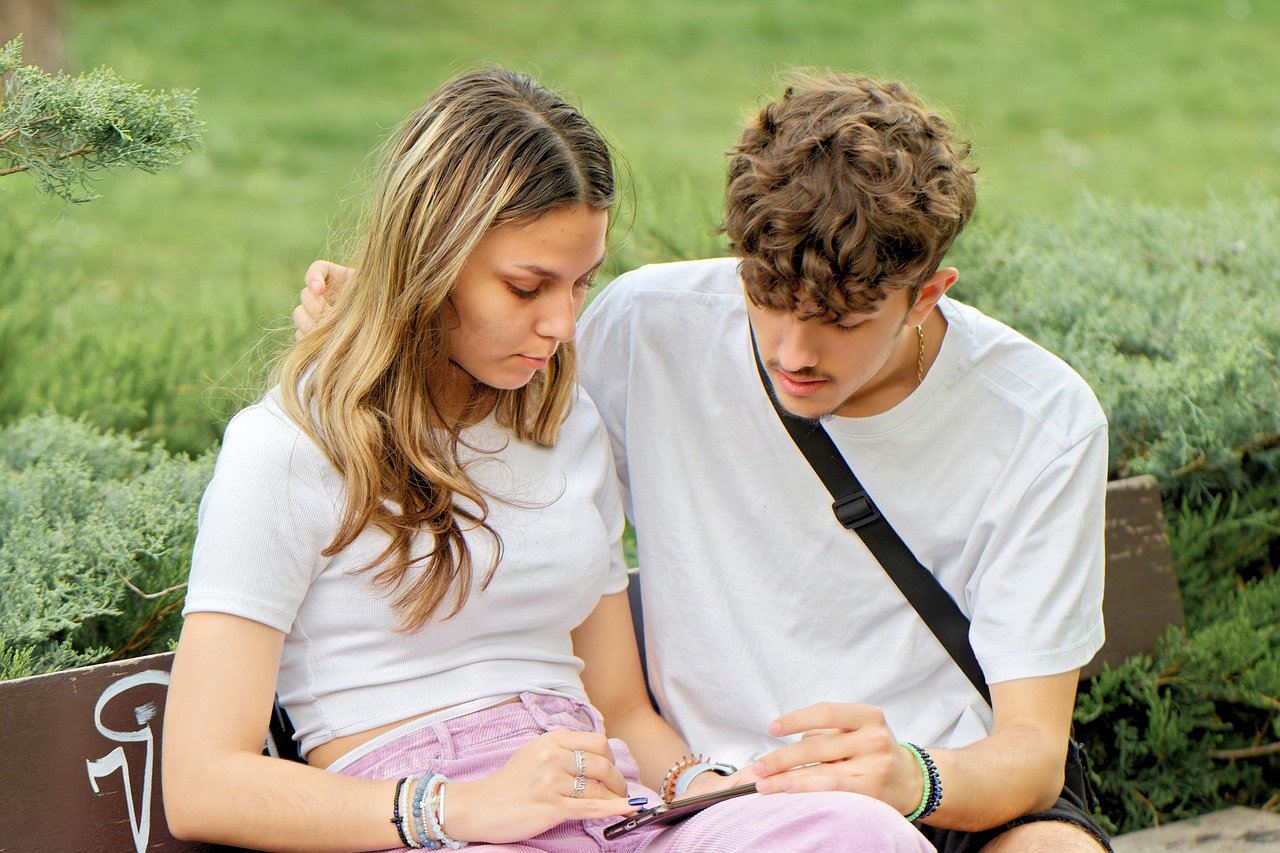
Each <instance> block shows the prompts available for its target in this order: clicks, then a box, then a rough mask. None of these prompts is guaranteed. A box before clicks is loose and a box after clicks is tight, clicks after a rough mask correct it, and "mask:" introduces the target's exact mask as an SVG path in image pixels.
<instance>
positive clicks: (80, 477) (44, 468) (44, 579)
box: [0, 415, 213, 678]
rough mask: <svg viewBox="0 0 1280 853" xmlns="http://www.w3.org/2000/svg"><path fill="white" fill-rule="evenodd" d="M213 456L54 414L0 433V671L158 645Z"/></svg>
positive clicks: (173, 610)
mask: <svg viewBox="0 0 1280 853" xmlns="http://www.w3.org/2000/svg"><path fill="white" fill-rule="evenodd" d="M212 460H213V457H212V454H207V455H206V456H204V457H202V458H200V459H198V460H194V461H192V460H190V459H188V458H187V457H186V456H182V455H178V456H170V455H168V454H166V453H165V452H164V451H162V450H159V449H155V450H150V451H148V450H145V449H143V448H142V447H141V446H140V444H139V442H137V441H136V440H134V439H130V438H125V437H120V436H113V435H106V434H103V433H102V432H99V431H98V430H96V429H94V428H93V427H91V426H89V425H87V424H85V423H83V422H80V421H72V420H69V419H67V418H64V417H59V416H56V415H44V416H38V417H31V418H28V419H25V420H22V421H19V422H18V423H17V424H14V425H13V426H10V427H8V428H6V429H4V430H2V431H0V677H4V678H14V677H19V676H23V675H33V674H39V673H43V672H50V671H54V670H58V669H65V668H68V667H72V666H80V665H83V664H87V663H92V662H95V661H99V660H103V659H108V658H111V659H114V658H119V657H126V656H133V655H140V654H146V653H149V652H153V651H160V650H163V649H165V648H167V647H168V645H169V643H170V641H171V640H172V639H173V638H174V637H175V636H176V634H177V629H178V626H179V617H178V609H179V607H180V605H181V603H182V593H181V590H182V584H183V583H184V582H185V580H186V574H187V571H188V568H189V565H190V551H191V545H192V542H193V539H194V531H195V510H196V506H197V503H198V502H199V499H200V495H201V494H202V493H203V490H204V486H205V484H206V482H207V481H208V479H209V476H210V474H211V472H212Z"/></svg>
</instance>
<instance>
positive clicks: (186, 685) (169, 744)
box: [163, 613, 400, 851]
mask: <svg viewBox="0 0 1280 853" xmlns="http://www.w3.org/2000/svg"><path fill="white" fill-rule="evenodd" d="M283 645H284V635H283V634H281V633H280V632H279V631H277V630H275V629H274V628H269V627H267V626H266V625H262V624H260V623H257V622H253V621H251V620H248V619H243V618H241V617H238V616H229V615H226V614H222V613H193V614H191V615H190V616H188V617H187V621H186V624H185V625H184V626H183V629H182V637H181V639H180V641H179V643H178V652H177V655H176V656H175V658H174V662H173V672H172V675H171V677H170V683H169V696H168V700H167V703H166V708H165V721H164V749H163V774H164V786H163V787H164V807H165V816H166V818H167V820H168V823H169V829H170V831H171V832H172V833H173V834H174V836H175V837H177V838H182V839H200V840H203V841H213V842H220V843H223V844H233V845H237V846H243V847H252V848H257V849H262V850H299V851H306V850H317V851H318V850H381V849H385V848H388V847H396V846H400V841H399V839H398V837H397V835H396V830H395V827H394V826H392V825H391V823H390V820H389V818H390V817H391V800H392V798H393V796H394V794H395V787H396V780H389V781H372V780H368V779H356V778H352V777H347V776H339V775H337V774H334V773H326V772H324V771H323V770H318V769H315V768H312V767H308V766H306V765H303V764H300V763H298V762H293V761H285V760H282V759H279V758H271V757H269V756H264V755H263V754H262V745H263V741H264V739H265V737H266V733H267V725H268V721H269V719H270V714H271V708H272V703H273V701H274V696H275V684H276V673H277V671H278V669H279V665H280V651H281V648H282V647H283Z"/></svg>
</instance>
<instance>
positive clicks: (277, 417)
mask: <svg viewBox="0 0 1280 853" xmlns="http://www.w3.org/2000/svg"><path fill="white" fill-rule="evenodd" d="M326 469H327V470H326ZM326 474H327V475H328V476H326ZM327 481H330V482H327ZM336 481H337V474H336V472H334V471H333V470H332V468H331V467H330V466H328V463H327V462H326V461H325V460H324V458H323V456H322V455H321V454H320V452H319V449H318V448H317V447H316V446H315V445H314V443H312V442H311V440H310V439H308V438H307V437H306V436H305V435H304V434H303V433H302V432H301V431H300V430H299V429H297V427H296V426H294V425H293V424H292V423H291V422H290V421H289V420H288V418H287V416H285V415H284V413H283V412H280V411H278V410H275V409H274V408H273V407H271V406H270V405H269V404H268V403H266V402H263V403H258V404H255V405H254V406H250V407H249V408H247V409H245V410H243V411H241V412H240V413H239V414H237V415H236V416H235V417H234V418H232V420H231V423H230V424H228V426H227V430H226V434H225V436H224V438H223V445H222V449H221V451H220V452H219V453H218V460H217V463H216V464H215V466H214V471H213V478H212V480H210V482H209V485H208V487H207V488H206V489H205V493H204V497H203V498H202V499H201V501H200V510H199V524H198V530H197V533H196V542H195V549H194V551H193V554H192V558H191V576H190V580H189V583H188V587H187V598H186V604H185V606H184V607H183V615H184V616H185V615H186V614H188V613H194V612H199V611H212V612H219V613H229V614H232V615H235V616H241V617H244V618H246V619H252V620H254V621H256V622H261V623H263V624H264V625H268V626H270V627H272V628H275V629H276V630H278V631H282V632H284V633H286V634H287V633H289V631H290V629H291V628H292V625H293V621H294V618H295V616H296V614H297V612H298V608H299V606H300V605H301V603H302V600H303V598H304V597H305V596H306V594H307V590H308V588H309V587H310V585H311V583H312V581H313V580H314V579H315V577H316V576H317V575H318V574H319V572H320V570H321V569H322V568H323V566H324V564H325V562H326V561H327V559H328V558H326V557H323V556H322V555H321V551H322V550H323V549H324V548H325V547H327V546H328V544H329V542H330V540H331V539H332V537H333V533H334V531H336V530H337V521H338V514H339V511H340V505H339V503H338V501H337V498H338V497H339V496H338V495H337V494H336V493H334V491H333V490H332V488H331V485H332V483H333V482H336Z"/></svg>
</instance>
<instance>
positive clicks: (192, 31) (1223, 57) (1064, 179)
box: [0, 0, 1280, 450]
mask: <svg viewBox="0 0 1280 853" xmlns="http://www.w3.org/2000/svg"><path fill="white" fill-rule="evenodd" d="M62 8H63V19H64V20H63V22H64V28H65V34H66V42H67V55H68V60H69V63H70V64H71V66H72V68H73V69H88V68H92V67H95V66H98V65H108V66H111V67H113V68H114V69H115V70H116V71H117V72H118V73H119V74H120V75H121V76H122V77H123V78H125V79H126V80H130V81H135V82H138V83H141V84H142V85H144V86H147V87H151V88H166V89H167V88H196V89H199V92H200V95H199V97H200V103H199V115H200V117H201V118H202V119H203V120H204V121H206V122H207V124H208V128H207V136H206V150H205V151H204V152H203V153H200V154H196V155H194V156H191V157H188V158H187V159H186V160H185V161H184V162H183V163H182V164H181V165H180V166H179V167H178V168H176V169H174V170H172V171H170V172H166V173H163V174H160V175H156V176H139V175H131V174H122V175H113V176H109V177H107V178H106V179H105V180H103V181H102V182H101V184H100V185H99V190H100V192H101V193H102V195H103V198H102V199H101V200H99V201H96V202H94V203H92V204H87V205H82V206H76V207H70V208H68V207H66V206H65V205H63V204H62V203H61V202H58V201H55V200H51V199H46V198H39V197H36V195H35V193H34V191H33V190H32V189H31V188H30V182H29V181H26V180H23V179H22V178H20V177H13V178H9V179H8V180H5V181H2V182H0V205H3V206H4V207H6V208H9V209H10V212H11V213H12V212H15V211H17V212H21V214H22V217H23V218H24V220H28V221H33V222H35V223H37V224H38V225H39V226H41V228H40V229H39V231H40V233H39V234H38V235H36V234H35V233H34V232H33V235H32V237H33V239H34V238H35V237H36V236H38V237H40V238H41V239H42V240H43V241H44V243H45V246H46V250H45V251H44V252H43V254H42V255H41V269H42V271H43V272H44V273H46V274H47V275H48V280H49V283H48V284H47V285H44V286H42V288H41V292H44V293H47V294H48V302H49V306H50V310H51V316H50V318H49V322H50V323H51V324H52V326H51V330H50V334H49V339H50V341H52V342H55V343H56V344H57V347H58V349H57V350H56V352H55V351H54V350H52V349H50V350H48V351H47V352H39V351H36V352H31V353H27V354H25V356H24V357H25V358H28V359H30V360H31V361H32V367H33V369H34V368H35V367H36V366H41V367H42V369H43V371H44V372H48V371H50V370H52V367H51V366H50V363H49V361H48V359H50V358H52V359H54V360H55V361H56V360H57V359H65V358H72V357H74V358H75V360H76V367H75V369H76V370H77V371H81V373H82V375H81V377H80V378H78V379H76V381H75V382H70V380H68V382H67V383H66V386H65V387H62V386H59V385H58V383H57V382H56V381H53V380H49V381H46V382H44V384H42V385H40V387H35V386H33V387H31V388H29V389H27V390H25V391H24V392H23V396H22V399H21V400H20V401H16V402H13V403H12V404H11V406H10V408H16V409H33V408H34V409H39V408H42V407H43V406H46V405H51V406H54V407H56V408H58V409H59V410H61V411H68V412H72V413H78V412H81V411H83V412H87V413H88V414H89V415H90V417H92V418H93V419H94V420H96V421H97V422H99V423H102V424H103V425H105V426H111V427H115V428H123V429H130V430H142V431H144V434H146V431H147V430H148V429H151V428H152V427H153V426H154V425H155V424H156V423H157V421H158V420H165V421H166V423H168V424H169V426H167V427H166V428H165V430H164V431H163V432H162V433H157V432H154V431H153V432H152V433H150V435H151V437H157V438H159V437H163V438H165V440H167V441H168V442H169V443H170V445H171V446H176V447H179V448H182V449H189V450H198V449H199V448H201V447H203V446H207V444H208V443H209V441H211V440H212V439H213V438H215V437H216V433H217V432H218V431H219V430H218V428H217V426H216V424H217V422H218V421H220V419H221V417H222V416H224V415H225V413H226V412H228V411H230V410H231V409H232V408H234V404H235V400H234V399H230V398H228V393H230V392H232V391H234V390H235V389H237V388H240V387H242V386H243V385H244V384H245V382H246V381H247V380H248V379H250V378H252V377H253V376H256V375H258V374H259V373H260V365H261V362H262V360H263V359H262V355H263V350H262V349H261V348H259V349H258V350H256V351H253V353H252V354H247V353H250V351H251V347H252V345H253V343H254V342H255V341H260V340H261V339H262V338H263V335H264V331H265V330H267V329H269V328H270V327H273V326H274V327H279V326H280V325H281V324H282V323H285V322H287V314H288V311H289V310H290V308H291V306H292V304H293V302H294V299H295V298H296V293H297V290H298V288H299V287H300V283H301V276H302V273H303V271H304V270H305V268H306V266H307V264H308V263H309V262H310V261H311V260H312V259H313V258H315V257H318V256H323V255H328V256H331V257H333V256H338V257H340V249H339V246H340V245H342V240H341V237H342V234H343V232H344V231H345V230H347V227H348V226H349V223H350V220H351V216H350V215H349V214H350V213H351V212H352V211H353V210H355V209H357V208H358V202H359V196H360V190H361V187H362V186H363V185H364V183H363V176H364V175H365V174H366V173H367V171H368V169H369V168H370V167H371V166H372V165H373V161H372V160H370V158H369V157H368V154H369V152H370V151H372V150H373V149H374V148H375V147H376V145H377V144H378V143H379V141H380V140H381V139H382V138H383V137H384V136H385V135H386V134H387V133H388V132H389V131H390V130H391V129H392V128H393V127H394V126H395V124H396V123H397V122H398V121H399V120H400V119H401V118H402V117H403V116H405V115H406V114H407V113H408V112H409V111H411V110H412V109H413V108H414V107H415V106H416V105H417V104H418V103H419V102H420V101H421V100H422V98H423V97H424V96H425V94H426V93H427V92H428V91H429V90H431V89H432V88H433V87H435V86H436V85H437V84H439V83H440V82H441V81H443V80H444V79H446V78H447V77H448V76H450V75H452V74H454V73H456V72H459V71H462V70H464V69H467V68H469V67H472V66H474V65H475V64H477V63H483V62H497V63H502V64H509V65H513V66H515V67H518V68H520V69H523V70H526V71H529V72H532V73H533V74H535V75H536V76H538V77H539V78H540V79H542V80H543V81H544V82H545V83H548V84H550V85H553V86H556V87H559V88H562V89H565V90H567V91H568V92H570V93H572V94H573V95H574V97H575V98H576V99H577V101H578V102H579V103H580V104H581V106H582V107H584V109H585V111H586V112H587V113H588V115H589V116H591V117H592V118H593V119H594V120H595V121H596V122H597V123H598V124H599V126H600V127H601V128H602V129H603V130H604V131H605V133H606V135H607V136H608V137H609V138H610V139H611V140H612V141H613V142H615V143H616V144H617V146H618V147H619V148H620V149H621V151H622V152H623V153H624V155H625V158H626V160H627V162H628V163H629V166H630V171H631V173H632V174H633V175H634V179H635V193H634V197H635V200H636V205H635V216H634V220H633V221H632V222H629V223H626V224H628V225H631V226H632V227H629V228H621V229H618V230H617V232H616V235H617V237H618V239H616V241H615V246H614V248H615V256H614V259H613V261H612V263H611V265H610V267H609V269H608V270H607V272H608V273H616V272H618V271H619V270H620V269H621V268H624V267H626V266H630V265H634V264H636V263H639V262H641V261H645V260H652V259H665V258H668V257H671V256H672V255H675V254H699V253H712V252H715V251H716V248H717V246H718V240H717V239H716V238H714V237H713V236H711V232H712V231H713V229H714V227H715V225H716V223H717V221H718V216H719V197H720V192H721V188H722V172H723V164H724V151H725V150H726V149H727V147H728V146H729V145H730V144H731V143H732V141H733V140H734V138H735V136H736V132H737V127H738V125H739V123H740V120H741V118H742V116H743V115H744V114H745V113H746V111H747V110H749V109H750V108H751V107H752V105H754V104H756V103H758V101H759V99H760V98H761V97H763V96H766V95H769V94H773V93H776V92H777V91H778V88H779V87H778V85H777V82H776V75H777V73H778V72H780V71H782V70H784V69H786V68H787V67H789V66H792V65H804V66H815V67H831V68H837V69H847V70H857V71H865V72H870V73H872V74H876V75H882V76H890V77H896V78H900V79H903V80H906V81H908V82H909V83H911V84H912V85H913V86H914V87H915V88H916V89H917V91H918V92H919V93H920V94H921V95H922V96H923V97H924V98H925V99H926V100H927V101H929V102H930V103H932V104H934V105H936V106H939V107H941V108H943V109H944V110H945V111H947V112H948V113H949V114H951V115H952V116H953V117H954V118H955V119H956V121H957V124H958V125H959V127H960V129H961V130H962V132H963V133H965V134H966V135H967V136H969V137H970V138H971V139H972V140H973V143H974V151H975V158H976V161H977V163H978V164H979V166H980V168H981V172H980V181H981V190H980V201H979V214H978V216H979V219H980V220H984V219H985V220H987V221H988V222H992V221H996V220H1004V219H1008V218H1019V219H1020V218H1022V217H1024V216H1027V215H1035V216H1040V217H1048V218H1050V219H1054V220H1066V219H1068V218H1069V217H1070V216H1071V214H1072V211H1073V210H1074V209H1075V208H1076V205H1077V203H1078V202H1079V200H1080V199H1081V198H1082V196H1084V195H1085V194H1089V195H1092V196H1094V197H1099V198H1103V199H1117V200H1120V201H1142V202H1147V203H1155V204H1161V205H1165V204H1167V205H1181V206H1189V207H1193V208H1199V207H1202V206H1204V205H1205V204H1206V203H1208V202H1209V200H1211V199H1214V198H1218V199H1223V200H1226V201H1231V200H1233V199H1238V198H1241V197H1242V196H1243V195H1244V193H1245V192H1246V189H1247V187H1248V186H1249V185H1251V184H1256V185H1260V186H1261V187H1262V188H1263V189H1265V190H1267V191H1272V192H1274V191H1275V190H1277V189H1278V188H1280V87H1277V86H1275V85H1274V81H1275V80H1276V79H1277V78H1280V51H1278V50H1276V45H1277V44H1280V38H1278V36H1280V4H1278V3H1274V2H1267V3H1262V2H1250V0H1166V2H1157V0H1106V2H1102V0H1092V2H1079V3H1072V4H1066V3H1058V2H1045V1H1044V0H1032V2H1014V0H976V1H975V2H954V1H953V2H947V0H931V2H914V3H898V2H884V0H877V2H856V3H851V2H847V0H843V1H842V2H837V1H836V0H807V2H778V0H773V1H772V2H753V0H737V2H729V0H721V2H688V0H683V2H675V0H660V2H636V0H631V1H630V2H622V1H621V0H582V2H552V0H525V1H524V2H518V3H517V2H506V3H502V2H482V1H481V2H478V0H466V2H462V0H445V2H430V3H421V2H408V0H402V1H401V2H392V0H365V2H359V3H355V2H351V3H340V2H266V0H220V1H219V2H213V0H201V2H183V3H174V2H170V0H65V2H64V3H63V6H62ZM68 283H70V284H68ZM88 327H94V328H96V329H97V330H98V331H97V335H98V337H92V336H87V335H86V332H85V329H86V328H88ZM148 328H155V329H156V330H157V331H156V333H155V334H148V333H147V330H148ZM98 338H102V340H99V339H98ZM281 339H282V335H281V333H279V332H276V333H275V337H274V338H271V340H277V341H278V340H281ZM68 341H74V342H75V343H76V346H75V347H71V348H70V351H71V352H72V355H68V351H69V345H68ZM122 348H124V349H129V350H131V351H132V352H131V354H130V358H129V359H126V358H125V355H124V354H122V353H121V352H120V350H121V349H122ZM36 349H37V350H38V349H39V348H38V347H37V348H36ZM139 350H142V351H145V352H142V353H140V352H139ZM147 353H150V355H151V356H152V358H151V360H153V361H156V362H158V363H161V364H162V365H163V376H161V375H158V374H157V375H156V376H151V377H148V376H135V375H124V373H125V371H123V369H122V368H123V367H124V366H126V365H128V364H131V363H134V362H137V361H139V360H146V358H144V356H146V355H147ZM85 365H90V366H92V367H94V368H95V369H97V370H98V373H97V374H95V373H94V372H93V370H89V369H88V368H86V367H85ZM14 370H16V368H14ZM68 370H70V368H67V369H66V370H61V371H57V372H60V373H62V374H65V373H67V372H68ZM86 370H87V372H85V371H86ZM12 373H13V371H11V372H10V375H12ZM144 386H145V387H144ZM210 389H214V390H212V391H211V390H210ZM231 397H234V394H231ZM157 407H160V408H167V409H169V410H172V411H169V412H168V413H167V414H163V415H162V416H161V415H158V414H157V412H156V411H155V410H156V409H157ZM12 413H13V412H11V414H12ZM210 421H212V422H213V423H214V424H215V426H213V427H212V429H211V427H210V426H209V423H210ZM174 424H176V426H173V425H174ZM184 425H185V426H184Z"/></svg>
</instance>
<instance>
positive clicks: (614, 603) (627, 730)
mask: <svg viewBox="0 0 1280 853" xmlns="http://www.w3.org/2000/svg"><path fill="white" fill-rule="evenodd" d="M573 650H574V653H575V654H577V655H578V657H580V658H582V661H583V664H584V667H583V670H582V683H583V686H585V687H586V689H587V696H588V697H589V698H590V699H591V703H592V704H593V705H595V706H596V709H597V710H598V711H600V713H601V715H602V716H603V717H604V722H605V729H606V731H607V732H608V735H609V737H616V738H620V739H621V740H623V741H624V742H625V743H626V744H627V746H628V748H630V750H631V753H632V755H634V756H635V759H636V763H637V764H638V765H639V766H640V781H642V782H643V783H644V784H645V785H647V786H648V787H650V788H652V789H654V790H659V789H660V788H661V785H662V777H663V776H664V775H665V774H666V772H667V770H668V769H669V768H670V767H671V766H672V765H673V764H675V763H676V762H677V761H679V760H680V757H681V756H683V755H684V754H685V753H687V752H688V751H689V747H688V745H687V744H686V743H685V742H684V739H683V738H681V737H680V735H678V734H677V733H676V731H675V729H673V728H671V726H670V725H668V724H667V722H666V721H665V720H663V719H662V718H661V717H659V716H658V713H657V712H656V711H655V710H653V706H652V705H650V704H649V693H648V691H647V690H646V689H645V683H644V674H643V672H642V671H641V669H640V655H639V652H638V651H637V650H636V638H635V630H634V629H633V628H632V625H631V607H630V605H629V604H628V602H627V593H626V592H625V591H623V592H618V593H614V594H612V595H606V596H603V597H602V598H601V599H600V603H599V604H597V605H596V608H595V610H593V611H591V615H590V616H588V617H587V619H586V621H585V622H583V623H582V624H581V625H579V626H578V627H577V628H576V629H575V630H574V632H573Z"/></svg>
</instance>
